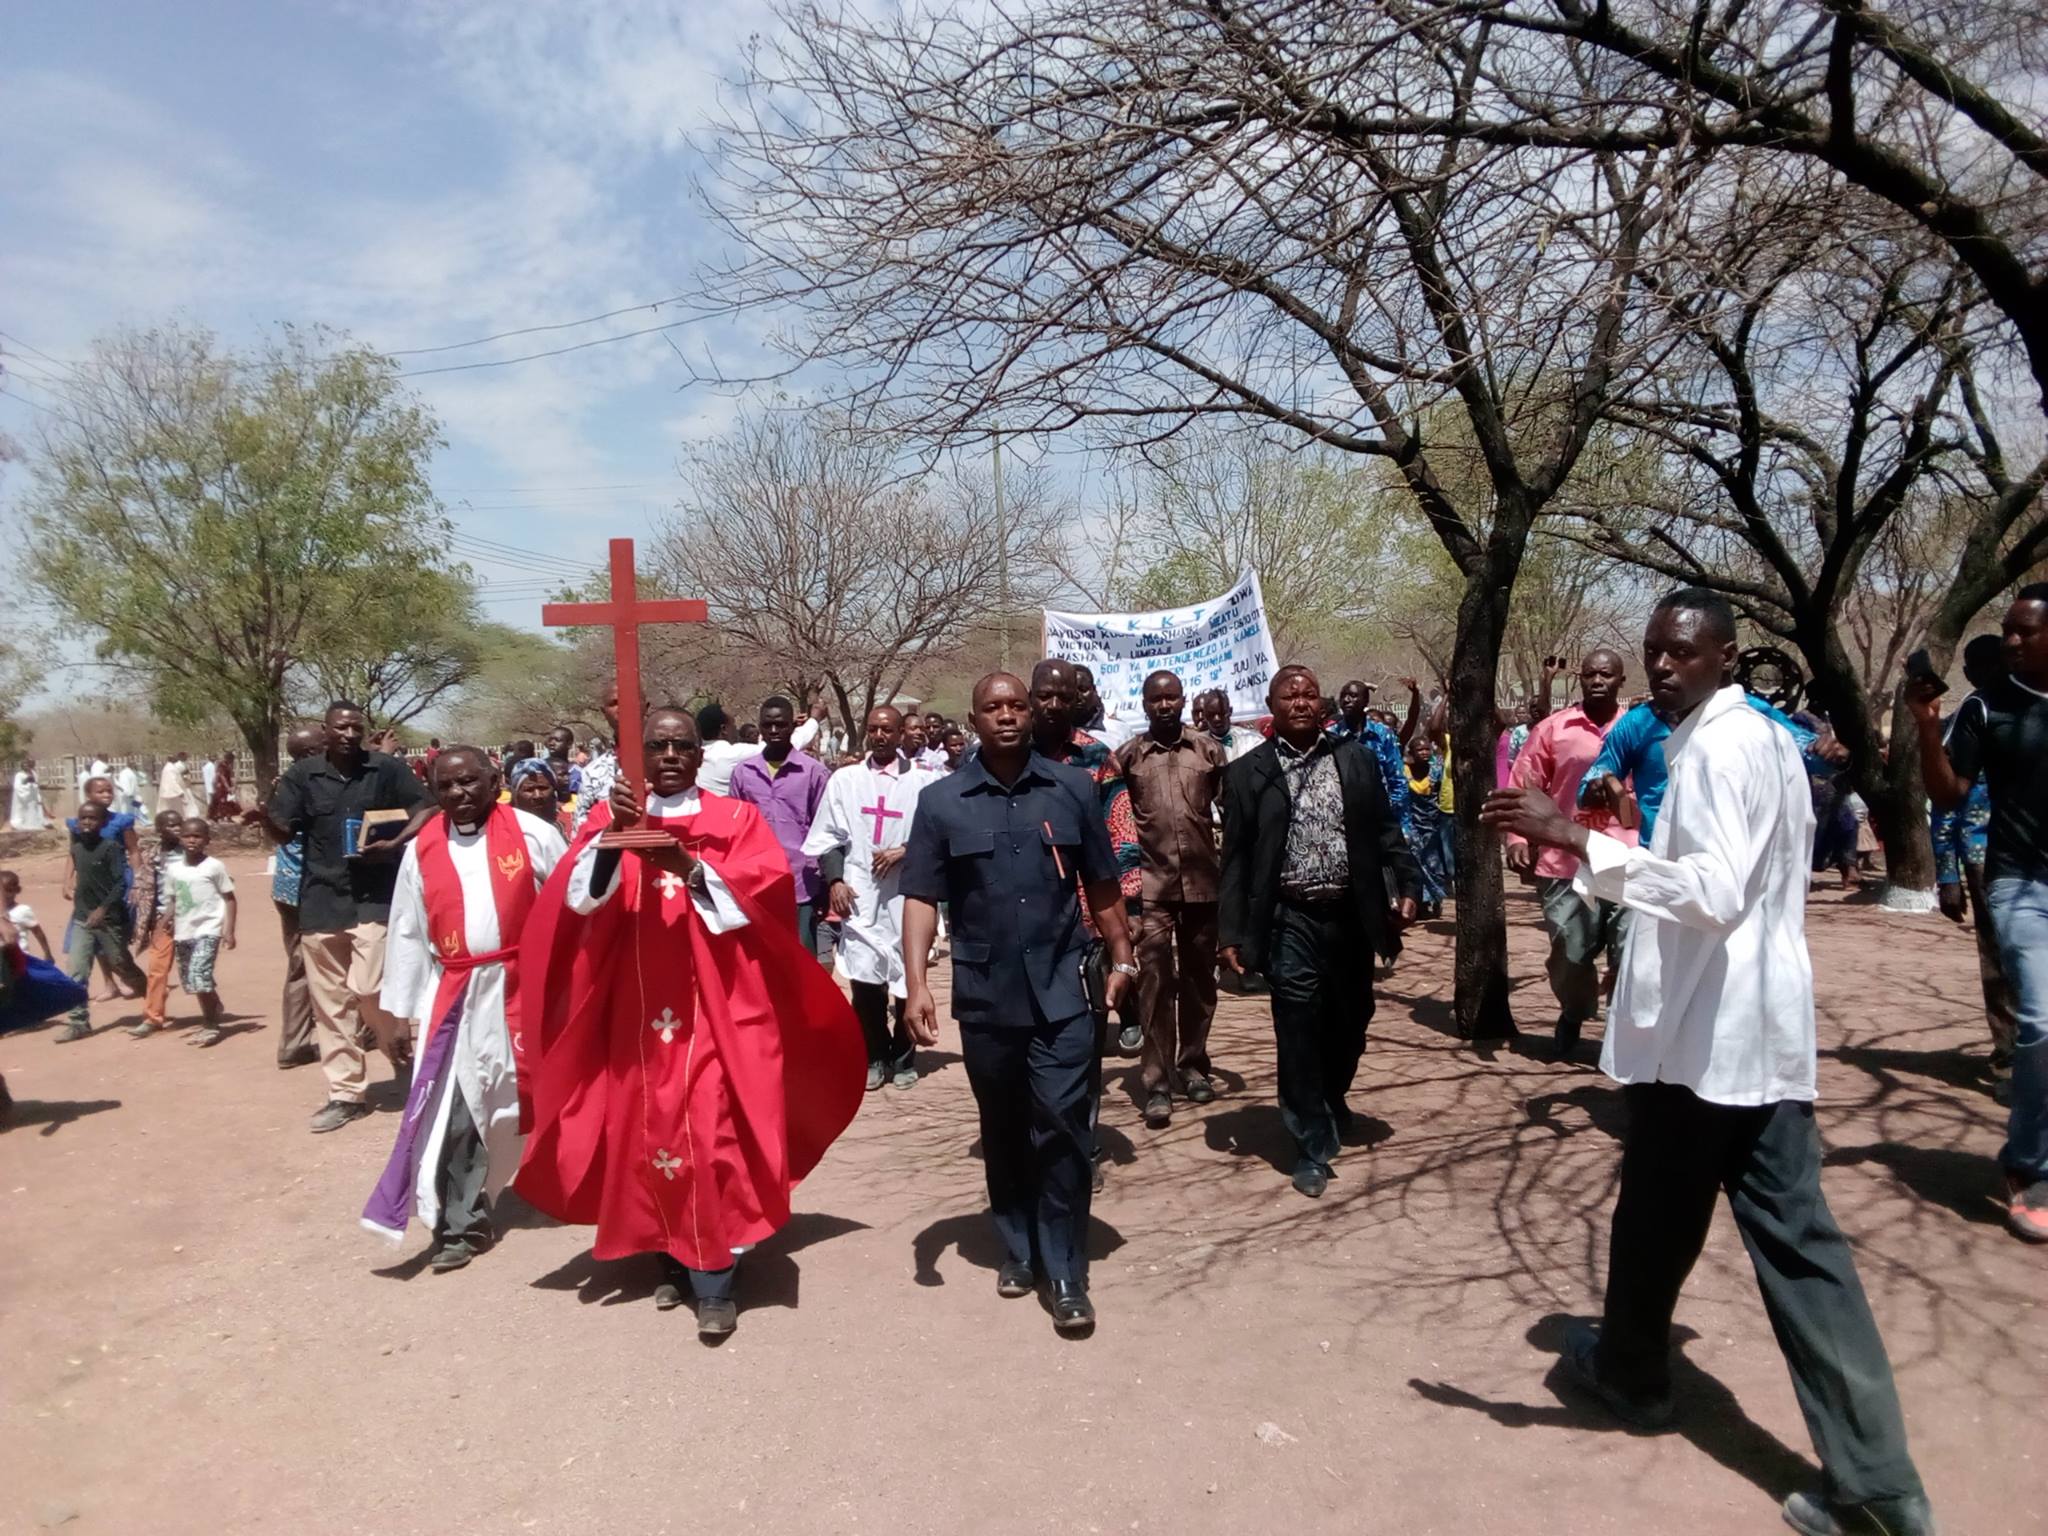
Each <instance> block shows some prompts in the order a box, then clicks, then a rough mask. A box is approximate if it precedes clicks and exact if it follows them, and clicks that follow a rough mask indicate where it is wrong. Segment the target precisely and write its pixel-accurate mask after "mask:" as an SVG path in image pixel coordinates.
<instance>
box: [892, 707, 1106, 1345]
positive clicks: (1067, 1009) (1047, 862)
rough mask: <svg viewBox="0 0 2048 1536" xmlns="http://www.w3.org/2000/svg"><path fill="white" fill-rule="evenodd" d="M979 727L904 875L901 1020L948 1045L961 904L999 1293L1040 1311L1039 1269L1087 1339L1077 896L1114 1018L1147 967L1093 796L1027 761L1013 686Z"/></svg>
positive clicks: (1066, 1316) (973, 1072) (929, 809)
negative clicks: (940, 990)
mask: <svg viewBox="0 0 2048 1536" xmlns="http://www.w3.org/2000/svg"><path fill="white" fill-rule="evenodd" d="M970 723H971V724H972V725H973V728H974V731H975V734H976V735H977V736H978V737H979V738H980V741H981V750H980V752H979V753H977V754H976V755H975V756H974V757H972V758H970V759H968V760H967V761H965V762H963V763H962V764H961V766H960V768H959V770H958V771H957V772H955V773H952V774H950V775H948V776H947V777H946V778H944V779H942V780H940V781H939V782H938V783H936V784H933V785H931V786H929V787H928V788H927V789H926V790H925V792H924V794H923V795H922V796H920V797H919V799H918V803H917V824H916V825H915V826H914V827H912V828H911V832H910V851H909V854H908V855H907V856H906V858H905V859H904V863H903V873H902V875H901V876H900V888H901V890H902V892H903V896H904V906H903V963H904V969H905V971H906V972H907V973H908V984H909V992H910V997H909V1001H908V1003H907V1005H906V1007H905V1010H904V1018H905V1022H906V1023H907V1024H908V1025H909V1026H910V1033H911V1036H912V1038H913V1039H914V1040H916V1041H917V1043H918V1044H920V1045H926V1046H930V1045H935V1044H937V1043H938V1038H939V1020H938V1010H937V1008H936V1006H935V1005H934V1004H933V1001H932V994H931V989H930V987H929V986H928V985H927V984H926V979H925V962H926V958H927V957H928V956H929V955H930V953H931V947H932V937H933V935H934V933H935V932H936V931H937V925H938V910H937V908H938V903H940V902H942V901H943V902H946V903H949V910H950V912H951V914H952V945H953V1017H954V1019H955V1020H957V1021H958V1022H959V1025H960V1052H961V1055H962V1056H963V1057H964V1058H965V1060H966V1065H967V1080H968V1082H969V1084H970V1085H971V1086H972V1087H973V1089H974V1099H975V1103H976V1105H977V1106H979V1108H980V1111H981V1150H982V1161H983V1164H984V1166H985V1168H986V1169H987V1174H988V1199H989V1207H990V1212H991V1214H992V1215H993V1216H994V1218H995V1225H996V1231H997V1233H998V1234H1000V1236H1001V1237H1002V1240H1003V1244H1004V1247H1005V1249H1006V1250H1007V1251H1008V1254H1009V1258H1008V1260H1007V1262H1005V1263H1004V1265H1003V1267H1002V1269H1001V1270H1000V1271H999V1272H998V1274H997V1276H996V1292H997V1294H998V1295H1001V1296H1026V1295H1029V1294H1030V1293H1031V1291H1032V1289H1033V1288H1034V1286H1035V1285H1036V1283H1037V1276H1038V1273H1039V1270H1040V1268H1041V1267H1042V1269H1043V1271H1044V1273H1045V1275H1046V1277H1047V1278H1048V1279H1049V1280H1050V1281H1051V1282H1052V1314H1053V1326H1054V1327H1055V1328H1056V1329H1058V1330H1059V1331H1060V1332H1061V1333H1063V1334H1068V1335H1073V1336H1080V1335H1085V1334H1087V1333H1089V1332H1091V1331H1092V1330H1093V1329H1094V1326H1095V1308H1094V1305H1093V1304H1092V1303H1091V1302H1090V1301H1089V1299H1088V1252H1087V1234H1088V1201H1089V1158H1090V1153H1091V1149H1092V1145H1093V1136H1092V1133H1091V1132H1090V1129H1089V1126H1090V1124H1091V1120H1092V1112H1093V1109H1094V1098H1095V1093H1096V1088H1095V1081H1096V1079H1095V1072H1094V1064H1095V1057H1096V1024H1095V1015H1094V1014H1093V1013H1092V1012H1091V1011H1090V1009H1089V1006H1088V996H1087V992H1086V989H1085V988H1084V986H1083V984H1082V979H1081V960H1082V956H1083V954H1084V953H1085V951H1086V949H1087V946H1088V933H1087V930H1086V929H1085V928H1084V927H1083V926H1082V923H1081V895H1082V892H1084V891H1085V892H1086V896H1087V901H1088V908H1089V911H1090V912H1091V913H1093V915H1094V918H1095V924H1096V927H1097V928H1098V930H1099V931H1100V932H1101V935H1102V938H1103V941H1104V943H1105V944H1107V945H1108V947H1109V958H1110V962H1111V967H1112V969H1111V971H1110V973H1109V981H1108V987H1107V993H1108V1003H1109V1006H1110V1007H1111V1008H1114V1007H1115V1006H1116V1005H1117V1003H1118V1002H1119V1000H1120V999H1121V998H1122V996H1123V993H1124V991H1125V989H1126V988H1128V987H1129V986H1130V985H1131V983H1132V981H1133V979H1134V978H1135V977H1136V976H1137V974H1138V968H1137V966H1136V965H1134V964H1133V963H1132V961H1131V937H1130V930H1129V928H1128V926H1127V925H1126V923H1125V921H1124V908H1123V896H1122V893H1121V891H1120V890H1119V889H1118V886H1117V868H1116V860H1115V858H1114V857H1113V855H1112V854H1111V852H1110V847H1109V834H1108V832H1107V830H1106V829H1105V828H1104V826H1103V823H1102V816H1101V813H1100V811H1099V810H1098V808H1097V799H1096V791H1095V783H1094V780H1093V779H1091V778H1090V777H1089V776H1088V775H1087V774H1086V773H1083V772H1082V771H1080V770H1079V769H1076V768H1068V767H1065V766H1063V765H1061V764H1058V763H1054V762H1050V761H1048V760H1047V759H1045V758H1043V757H1041V756H1039V755H1038V753H1036V752H1034V751H1033V750H1032V747H1031V697H1030V694H1029V692H1028V691H1027V690H1026V688H1025V686H1024V684H1023V682H1022V681H1021V680H1020V679H1018V678H1015V677H1012V676H1011V675H1009V674H1008V673H1006V672H997V673H993V674H991V675H990V676H988V677H984V678H983V679H982V680H981V681H980V682H979V683H977V684H975V686H974V701H973V706H972V710H971V714H970ZM1077 882H1078V883H1077Z"/></svg>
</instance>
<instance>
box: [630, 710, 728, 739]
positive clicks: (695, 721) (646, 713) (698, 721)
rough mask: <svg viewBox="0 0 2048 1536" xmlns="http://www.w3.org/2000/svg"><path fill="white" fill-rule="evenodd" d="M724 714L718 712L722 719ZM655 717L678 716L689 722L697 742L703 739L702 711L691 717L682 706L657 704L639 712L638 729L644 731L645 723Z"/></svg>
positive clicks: (720, 711)
mask: <svg viewBox="0 0 2048 1536" xmlns="http://www.w3.org/2000/svg"><path fill="white" fill-rule="evenodd" d="M705 707H706V708H709V709H717V708H718V706H717V705H715V704H712V705H707V706H705ZM724 713H725V712H724V711H723V710H719V714H720V716H721V718H722V717H723V716H724ZM656 715H676V716H679V717H680V718H682V719H684V720H687V721H689V722H690V725H691V727H692V729H694V730H695V731H696V732H697V739H698V740H699V741H701V740H703V738H704V726H703V723H702V722H703V719H704V711H703V710H701V709H700V710H698V711H697V713H696V714H695V715H692V714H691V713H690V711H689V710H688V709H686V708H685V707H684V706H682V705H681V704H657V705H655V706H654V707H653V708H652V709H646V710H642V711H641V713H640V729H641V730H643V731H644V730H646V729H647V722H648V721H650V720H652V719H653V718H654V717H655V716H656Z"/></svg>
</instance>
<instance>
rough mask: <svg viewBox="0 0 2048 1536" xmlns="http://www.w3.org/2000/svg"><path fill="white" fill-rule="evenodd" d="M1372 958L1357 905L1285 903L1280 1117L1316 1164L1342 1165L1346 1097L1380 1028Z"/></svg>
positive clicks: (1280, 911) (1276, 962) (1279, 959)
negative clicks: (1373, 1029) (1372, 1030)
mask: <svg viewBox="0 0 2048 1536" xmlns="http://www.w3.org/2000/svg"><path fill="white" fill-rule="evenodd" d="M1371 955H1372V946H1371V944H1370V942H1369V941H1368V940H1367V939H1366V936H1365V929H1364V926H1363V925H1362V924H1361V923H1360V922H1359V921H1358V913H1357V911H1356V909H1355V908H1354V907H1353V906H1352V905H1351V903H1349V902H1337V901H1332V902H1298V901H1290V900H1288V899H1287V898H1285V897H1282V898H1281V899H1280V901H1279V903H1278V904H1277V905H1275V906H1274V908H1273V935H1272V943H1271V947H1270V949H1269V950H1268V953H1267V958H1266V982H1267V984H1268V985H1269V986H1270V987H1271V988H1272V998H1273V1041H1274V1044H1275V1045H1276V1046H1277V1047H1278V1050H1279V1067H1280V1114H1281V1117H1282V1118H1283V1119H1284V1120H1285V1121H1286V1122H1287V1129H1288V1131H1289V1133H1291V1134H1292V1135H1293V1137H1294V1139H1295V1141H1296V1142H1297V1143H1298V1144H1299V1145H1300V1147H1301V1155H1302V1156H1303V1157H1304V1158H1307V1159H1310V1160H1312V1161H1314V1162H1318V1163H1324V1164H1328V1163H1332V1162H1335V1161H1336V1158H1337V1147H1338V1134H1339V1130H1340V1122H1341V1121H1343V1120H1345V1119H1348V1118H1349V1114H1350V1111H1349V1110H1348V1109H1347V1108H1346V1106H1345V1103H1344V1095H1345V1094H1347V1093H1349V1092H1350V1091H1351V1081H1352V1079H1353V1078H1355V1077H1356V1076H1357V1075H1358V1059H1359V1057H1361V1056H1363V1055H1364V1054H1365V1027H1366V1025H1367V1024H1369V1023H1371V1022H1372V1011H1373V999H1372V980H1371V977H1372V969H1371ZM1361 960H1363V961H1364V962H1365V964H1364V965H1363V967H1361V965H1360V962H1361Z"/></svg>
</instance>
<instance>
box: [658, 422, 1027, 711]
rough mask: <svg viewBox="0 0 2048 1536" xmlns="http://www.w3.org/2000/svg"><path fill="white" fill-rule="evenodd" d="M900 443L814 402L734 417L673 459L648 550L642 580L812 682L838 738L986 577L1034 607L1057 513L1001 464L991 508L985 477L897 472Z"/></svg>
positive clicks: (983, 587) (974, 609)
mask: <svg viewBox="0 0 2048 1536" xmlns="http://www.w3.org/2000/svg"><path fill="white" fill-rule="evenodd" d="M903 450H904V442H903V440H902V439H901V438H900V437H897V436H896V435H894V434H891V433H888V432H883V431H878V430H875V429H872V428H867V427H862V426H859V425H857V424H855V423H853V422H850V421H848V420H847V419H845V418H843V417H831V416H829V415H828V414H827V413H822V412H819V411H814V410H801V411H799V410H792V409H768V410H759V411H753V412H749V413H748V414H746V415H744V416H743V417H742V418H741V420H740V423H739V425H738V426H737V427H736V428H735V429H734V430H733V432H732V433H731V434H729V435H728V436H726V437H724V438H721V439H719V440H717V441H716V442H713V443H711V444H709V445H708V446H706V447H704V448H702V449H700V450H698V451H697V452H695V453H694V454H693V455H692V456H691V457H690V458H689V460H688V461H687V462H686V463H685V466H684V482H685V487H686V489H685V494H684V499H683V507H682V510H681V512H680V513H679V514H678V515H677V516H676V517H675V518H674V519H673V520H671V521H670V523H669V524H668V525H667V526H666V527H665V528H664V529H663V530H662V532H661V536H660V538H659V539H658V540H657V543H656V547H655V550H654V560H653V571H654V574H655V580H656V582H657V583H659V584H661V585H663V586H665V587H667V588H669V589H671V590H677V591H683V592H692V593H697V594H700V595H702V596H703V597H704V598H705V599H706V600H707V601H708V602H709V603H710V605H711V615H712V626H711V627H712V631H713V633H714V635H715V636H716V637H717V643H718V644H720V645H722V646H723V647H725V648H726V650H727V651H728V652H729V653H730V652H742V653H744V654H745V655H747V656H748V657H750V658H752V659H753V663H754V664H755V665H756V666H757V667H759V666H767V667H772V668H773V670H774V673H775V675H776V676H777V677H778V678H779V679H781V680H782V681H783V683H784V684H785V685H786V686H789V687H791V688H793V689H796V690H798V691H800V692H808V691H809V690H810V689H811V688H814V687H822V688H824V689H826V690H828V691H829V693H830V695H831V697H832V700H833V702H834V703H835V704H836V706H837V708H838V711H839V715H840V719H841V720H842V721H843V722H844V724H845V726H846V728H847V730H848V731H849V732H850V733H854V732H857V730H858V727H859V724H860V722H861V720H862V719H863V718H864V717H865V716H866V714H867V711H868V710H869V709H870V708H871V707H873V706H874V705H875V704H877V703H885V702H887V701H888V700H890V699H893V698H895V697H897V696H898V694H899V693H901V692H902V690H903V688H904V687H905V685H906V683H907V682H908V680H909V679H910V677H911V676H912V674H913V673H914V672H915V671H916V670H917V669H919V668H920V667H922V666H925V665H928V664H930V663H932V662H935V661H938V660H941V659H943V658H944V657H946V656H947V655H949V654H950V653H951V651H952V650H953V649H954V648H956V647H957V646H958V645H959V644H960V643H961V637H962V636H963V635H964V634H965V633H966V632H967V631H968V629H969V628H970V627H971V626H972V625H973V623H974V622H975V621H976V620H977V619H979V618H981V617H984V616H985V615H986V614H987V613H988V612H989V611H990V610H991V609H992V608H993V607H994V605H995V602H996V595H997V592H998V589H999V586H1000V585H1001V584H1002V583H1004V582H1007V585H1008V589H1009V592H1010V595H1011V602H1012V604H1013V605H1015V606H1019V607H1036V606H1039V605H1040V604H1042V603H1043V601H1044V600H1045V598H1046V597H1047V596H1048V595H1049V593H1050V592H1051V590H1052V588H1053V585H1054V583H1055V581H1056V573H1055V571H1054V568H1053V560H1052V552H1053V549H1054V547H1055V545H1056V542H1057V537H1058V533H1059V529H1060V526H1061V524H1062V522H1063V520H1064V514H1063V513H1062V512H1061V510H1060V509H1059V507H1058V506H1057V505H1056V504H1055V502H1054V500H1053V498H1052V497H1051V495H1050V493H1049V490H1048V487H1047V484H1046V481H1045V478H1044V477H1043V476H1042V475H1041V474H1038V473H1036V472H1030V471H1027V472H1024V473H1022V474H1014V473H1013V474H1012V475H1011V476H1010V478H1009V482H1008V486H1007V494H1006V496H1005V498H1004V502H1003V509H1002V512H1001V515H1000V516H999V515H998V514H997V511H996V504H995V497H994V495H993V491H992V487H991V486H990V485H989V484H988V483H987V482H985V481H983V480H981V479H979V478H977V477H976V476H975V475H974V474H972V473H950V474H948V473H935V474H931V475H923V476H914V477H906V476H905V474H904V471H903ZM687 638H689V637H686V639H687Z"/></svg>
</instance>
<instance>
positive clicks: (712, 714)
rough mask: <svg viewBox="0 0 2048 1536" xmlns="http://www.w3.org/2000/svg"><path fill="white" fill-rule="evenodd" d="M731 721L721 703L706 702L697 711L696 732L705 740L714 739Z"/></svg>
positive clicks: (650, 711)
mask: <svg viewBox="0 0 2048 1536" xmlns="http://www.w3.org/2000/svg"><path fill="white" fill-rule="evenodd" d="M648 713H649V714H652V713H653V711H652V710H649V711H648ZM731 723H732V716H731V715H728V714H727V713H726V712H725V709H724V707H723V706H722V705H718V704H706V705H705V706H704V707H703V708H702V709H700V710H698V711H697V734H698V735H699V736H700V737H702V738H703V739H704V740H705V741H715V740H716V739H717V738H718V735H719V733H720V732H721V731H723V730H724V729H725V728H726V726H728V725H730V724H731Z"/></svg>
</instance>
